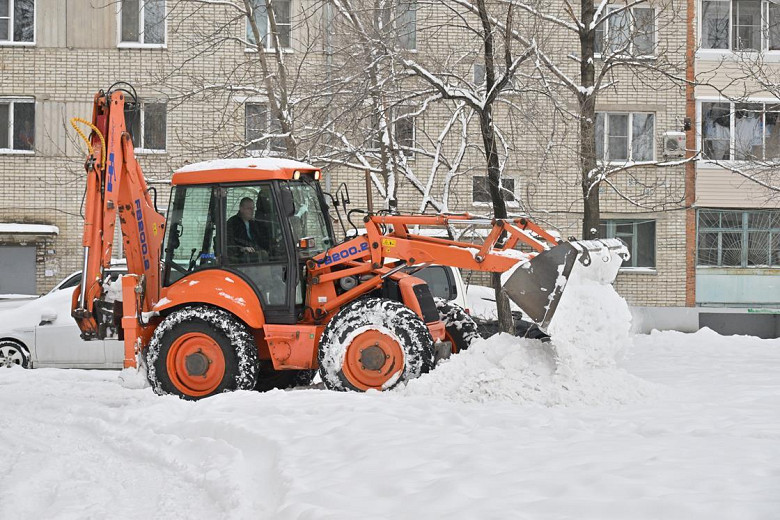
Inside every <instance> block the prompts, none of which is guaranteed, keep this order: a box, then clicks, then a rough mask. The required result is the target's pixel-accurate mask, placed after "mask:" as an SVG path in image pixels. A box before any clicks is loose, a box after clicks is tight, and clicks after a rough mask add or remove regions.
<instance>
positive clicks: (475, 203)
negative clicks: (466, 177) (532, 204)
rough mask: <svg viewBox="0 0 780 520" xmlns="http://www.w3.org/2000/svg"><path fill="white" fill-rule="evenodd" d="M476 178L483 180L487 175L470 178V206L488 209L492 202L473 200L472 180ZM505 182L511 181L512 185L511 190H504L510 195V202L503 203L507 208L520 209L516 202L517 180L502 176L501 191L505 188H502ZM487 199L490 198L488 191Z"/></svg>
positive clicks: (512, 177)
mask: <svg viewBox="0 0 780 520" xmlns="http://www.w3.org/2000/svg"><path fill="white" fill-rule="evenodd" d="M478 177H481V178H484V179H487V178H488V176H487V175H472V176H471V205H472V206H477V207H489V206H491V205H492V204H493V202H492V200H487V201H477V200H474V180H475V179H476V178H478ZM505 180H511V181H512V182H513V183H514V185H513V188H512V190H508V189H507V190H506V191H509V192H510V193H512V200H504V202H505V203H506V205H507V206H508V207H512V208H517V207H520V202H519V201H518V200H517V186H518V184H519V179H518V178H517V177H514V176H512V175H502V176H501V189H502V190H503V189H506V188H504V181H505ZM488 197H490V191H488Z"/></svg>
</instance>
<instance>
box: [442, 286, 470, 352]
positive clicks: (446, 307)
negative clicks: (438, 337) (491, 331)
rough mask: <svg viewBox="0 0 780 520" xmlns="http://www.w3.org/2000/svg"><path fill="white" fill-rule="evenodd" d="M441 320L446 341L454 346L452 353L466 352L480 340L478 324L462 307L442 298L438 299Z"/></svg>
mask: <svg viewBox="0 0 780 520" xmlns="http://www.w3.org/2000/svg"><path fill="white" fill-rule="evenodd" d="M436 309H437V310H438V311H439V318H440V319H441V321H443V322H444V327H445V330H444V339H445V340H446V341H449V342H450V344H451V345H452V353H453V354H457V353H458V352H460V351H461V350H466V349H467V348H469V346H471V343H472V342H473V341H474V340H476V339H479V338H480V335H479V331H478V330H477V324H476V323H475V322H474V320H472V319H471V316H469V315H468V314H466V311H464V310H463V309H462V308H461V307H460V306H458V305H455V304H454V303H452V302H449V301H447V300H444V299H442V298H436Z"/></svg>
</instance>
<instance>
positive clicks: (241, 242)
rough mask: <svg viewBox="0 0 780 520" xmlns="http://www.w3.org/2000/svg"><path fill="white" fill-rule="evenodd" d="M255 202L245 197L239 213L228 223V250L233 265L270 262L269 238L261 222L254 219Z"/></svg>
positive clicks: (240, 204)
mask: <svg viewBox="0 0 780 520" xmlns="http://www.w3.org/2000/svg"><path fill="white" fill-rule="evenodd" d="M254 215H255V201H253V200H252V199H250V198H249V197H244V198H243V199H241V202H240V203H239V205H238V213H236V214H235V215H233V216H232V217H230V218H229V219H228V221H227V250H228V257H229V258H230V261H231V262H232V263H237V264H251V263H257V262H265V261H267V260H268V251H267V249H268V245H269V237H268V232H267V230H266V229H265V228H264V227H263V226H262V223H261V222H258V221H257V220H255V219H254Z"/></svg>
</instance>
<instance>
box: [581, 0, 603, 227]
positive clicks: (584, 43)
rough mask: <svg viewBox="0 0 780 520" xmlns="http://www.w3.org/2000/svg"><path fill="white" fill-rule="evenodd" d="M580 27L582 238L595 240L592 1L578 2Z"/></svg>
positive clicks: (597, 221)
mask: <svg viewBox="0 0 780 520" xmlns="http://www.w3.org/2000/svg"><path fill="white" fill-rule="evenodd" d="M581 8H582V27H583V29H582V30H581V31H580V52H581V56H582V61H581V62H580V85H582V87H583V88H582V89H581V91H580V93H579V95H578V98H579V99H578V101H579V105H580V175H581V181H582V204H583V207H582V238H583V239H585V240H589V239H593V238H598V233H599V224H600V222H601V211H600V208H599V183H598V182H597V181H594V177H595V175H596V173H597V171H596V168H597V158H596V92H595V89H594V85H595V68H594V53H595V43H596V31H595V29H590V26H591V22H592V21H593V16H594V13H595V7H594V5H593V0H582V3H581Z"/></svg>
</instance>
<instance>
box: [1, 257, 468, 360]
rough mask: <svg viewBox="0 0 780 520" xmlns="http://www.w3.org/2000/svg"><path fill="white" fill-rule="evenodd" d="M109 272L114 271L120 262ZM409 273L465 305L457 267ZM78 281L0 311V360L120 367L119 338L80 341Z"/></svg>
mask: <svg viewBox="0 0 780 520" xmlns="http://www.w3.org/2000/svg"><path fill="white" fill-rule="evenodd" d="M109 272H111V271H109ZM113 272H114V273H115V274H116V275H117V276H118V275H120V274H122V273H123V272H124V268H117V269H114V270H113ZM415 276H417V277H419V278H421V279H423V280H425V281H426V282H428V285H429V286H430V289H431V293H432V294H433V295H434V296H436V297H440V298H444V299H446V300H451V301H453V302H454V303H456V304H457V305H459V306H461V307H463V308H466V286H465V285H464V284H463V279H462V278H461V276H460V271H459V270H458V269H456V268H453V267H445V266H440V265H434V266H429V267H426V268H425V269H423V270H421V271H418V272H416V273H415ZM80 282H81V273H80V272H79V273H74V274H72V275H70V276H68V277H67V278H65V279H64V280H63V281H62V282H60V283H59V284H57V286H56V287H55V288H54V289H52V290H51V291H50V292H49V293H48V294H45V295H43V296H41V297H40V298H37V299H35V300H33V301H30V302H28V303H25V304H24V305H21V306H19V307H16V308H14V309H8V310H3V311H0V366H2V365H7V366H10V365H11V364H17V365H21V366H23V367H26V368H33V367H39V368H40V367H60V368H118V369H121V368H122V366H123V362H124V346H123V343H122V342H121V341H118V340H91V341H84V340H83V339H81V336H80V335H79V328H78V326H77V325H76V321H75V320H74V319H73V318H72V317H71V315H70V309H71V300H72V297H73V291H74V290H75V288H76V286H78V284H79V283H80Z"/></svg>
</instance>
